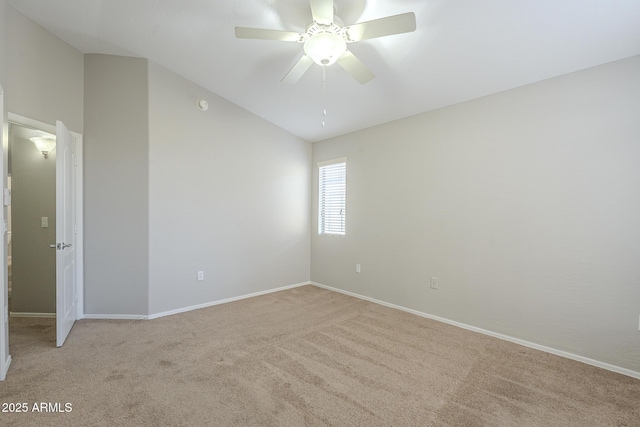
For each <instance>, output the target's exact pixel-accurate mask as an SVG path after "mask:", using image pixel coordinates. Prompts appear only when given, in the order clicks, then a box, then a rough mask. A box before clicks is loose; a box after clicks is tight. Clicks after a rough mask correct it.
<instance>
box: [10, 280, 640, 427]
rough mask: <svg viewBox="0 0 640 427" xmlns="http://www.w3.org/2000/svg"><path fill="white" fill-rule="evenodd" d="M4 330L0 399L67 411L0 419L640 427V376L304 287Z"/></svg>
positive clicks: (23, 322)
mask: <svg viewBox="0 0 640 427" xmlns="http://www.w3.org/2000/svg"><path fill="white" fill-rule="evenodd" d="M47 322H49V323H48V324H47ZM11 329H12V332H11V338H12V341H11V353H12V356H13V357H14V361H13V364H12V366H11V370H10V372H9V375H8V378H7V380H6V381H5V382H4V383H0V403H20V402H25V403H27V404H28V405H29V411H31V410H32V406H33V404H34V403H37V402H46V403H53V404H55V403H58V405H59V407H60V408H64V405H65V403H70V404H71V408H72V411H71V412H66V413H65V412H59V413H58V412H57V413H37V412H36V413H34V412H28V413H18V414H8V413H0V424H1V425H16V426H27V425H40V426H44V425H51V426H54V425H55V426H64V425H72V426H99V425H104V426H117V425H122V426H125V425H126V426H130V425H149V426H165V425H185V426H187V425H188V426H205V425H214V426H303V425H332V426H378V425H380V426H404V425H406V426H503V425H504V426H640V380H636V379H632V378H629V377H626V376H623V375H619V374H615V373H612V372H609V371H605V370H602V369H599V368H595V367H591V366H588V365H584V364H581V363H578V362H574V361H571V360H567V359H564V358H560V357H557V356H553V355H549V354H546V353H542V352H539V351H536V350H532V349H529V348H525V347H521V346H518V345H515V344H511V343H507V342H503V341H500V340H498V339H494V338H491V337H487V336H484V335H480V334H477V333H473V332H469V331H466V330H462V329H459V328H456V327H452V326H448V325H445V324H441V323H438V322H435V321H432V320H428V319H424V318H421V317H417V316H414V315H411V314H408V313H404V312H401V311H397V310H393V309H390V308H386V307H382V306H379V305H376V304H372V303H368V302H366V301H361V300H358V299H355V298H351V297H348V296H345V295H342V294H338V293H335V292H331V291H327V290H324V289H320V288H317V287H313V286H304V287H301V288H296V289H292V290H288V291H283V292H278V293H273V294H269V295H265V296H260V297H256V298H251V299H246V300H242V301H238V302H233V303H229V304H224V305H219V306H215V307H211V308H207V309H202V310H196V311H192V312H189V313H184V314H179V315H175V316H170V317H165V318H161V319H156V320H151V321H102V320H101V321H96V320H83V321H79V322H77V323H76V325H75V326H74V328H73V330H72V331H71V335H70V336H69V338H68V340H67V343H66V344H65V346H64V347H63V348H61V349H56V348H54V343H55V339H54V338H55V337H54V326H53V322H52V321H48V320H44V321H43V320H33V319H11ZM54 408H55V405H54Z"/></svg>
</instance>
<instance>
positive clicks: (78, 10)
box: [8, 0, 640, 141]
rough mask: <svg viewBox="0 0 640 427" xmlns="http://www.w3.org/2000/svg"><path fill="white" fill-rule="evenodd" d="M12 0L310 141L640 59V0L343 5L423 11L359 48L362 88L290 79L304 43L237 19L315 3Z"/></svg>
mask: <svg viewBox="0 0 640 427" xmlns="http://www.w3.org/2000/svg"><path fill="white" fill-rule="evenodd" d="M8 3H9V4H10V5H11V6H12V7H14V8H15V9H17V10H18V11H20V12H21V13H23V14H24V15H26V16H28V17H29V18H30V19H32V20H33V21H35V22H37V23H38V24H40V25H42V26H43V27H45V28H46V29H47V30H49V31H51V32H52V33H53V34H55V35H57V36H58V37H60V38H61V39H63V40H64V41H66V42H67V43H69V44H70V45H72V46H74V47H75V48H77V49H78V50H80V51H81V52H83V53H104V54H114V55H127V56H136V57H143V58H148V59H150V60H152V61H154V62H156V63H159V64H161V65H163V66H164V67H166V68H168V69H170V70H172V71H174V72H176V73H178V74H180V75H182V76H184V77H185V78H187V79H189V80H192V81H194V82H195V83H198V84H199V85H201V86H203V87H205V88H206V89H209V90H210V91H212V92H214V93H217V94H219V95H220V96H222V97H224V98H226V99H228V100H230V101H232V102H234V103H235V104H238V105H240V106H242V107H244V108H245V109H247V110H249V111H251V112H252V113H254V114H256V115H258V116H260V117H263V118H264V119H266V120H268V121H270V122H272V123H274V124H276V125H277V126H280V127H282V128H284V129H286V130H288V131H290V132H291V133H293V134H296V135H299V136H300V137H302V138H304V139H306V140H308V141H318V140H322V139H325V138H328V137H331V136H335V135H340V134H344V133H348V132H351V131H355V130H358V129H362V128H366V127H369V126H373V125H376V124H380V123H384V122H388V121H392V120H395V119H399V118H403V117H407V116H411V115H415V114H419V113H422V112H425V111H429V110H433V109H437V108H441V107H444V106H447V105H452V104H455V103H459V102H462V101H466V100H469V99H473V98H478V97H481V96H484V95H488V94H491V93H496V92H499V91H503V90H507V89H510V88H514V87H518V86H522V85H526V84H529V83H532V82H536V81H539V80H543V79H546V78H550V77H554V76H558V75H562V74H566V73H570V72H573V71H577V70H580V69H584V68H588V67H592V66H595V65H599V64H603V63H607V62H611V61H615V60H618V59H623V58H627V57H630V56H634V55H638V54H640V1H638V0H509V1H505V0H482V1H478V0H335V3H334V4H335V10H336V15H337V16H339V17H340V18H341V19H342V21H343V22H344V23H345V24H354V23H358V22H363V21H369V20H373V19H377V18H382V17H386V16H389V15H396V14H401V13H405V12H414V13H415V15H416V23H417V29H416V31H414V32H410V33H406V34H400V35H393V36H388V37H382V38H376V39H371V40H365V41H362V42H359V43H355V44H350V45H349V49H350V50H351V51H352V52H353V53H354V54H355V55H357V57H358V58H359V59H360V60H361V61H362V62H363V63H364V64H366V66H367V67H368V68H369V69H370V70H371V71H372V72H373V73H374V74H375V75H376V77H375V78H374V79H373V80H371V81H370V82H368V83H366V84H363V85H361V84H360V83H358V82H357V81H356V80H354V79H353V78H352V77H351V76H350V75H349V74H348V73H347V72H345V71H344V70H343V69H342V68H340V67H339V66H338V65H332V66H330V67H328V68H327V70H326V82H325V84H324V85H323V82H322V80H323V75H322V74H323V73H322V67H320V66H317V65H313V66H312V67H311V68H310V70H309V71H308V72H307V73H306V74H305V75H303V76H302V78H301V79H300V80H299V81H298V83H296V84H294V85H290V84H283V83H280V81H281V80H282V78H283V77H284V76H285V74H286V73H287V72H288V71H289V69H290V68H291V67H292V66H293V65H294V64H295V63H296V61H298V59H299V58H300V56H301V55H302V53H303V48H302V45H301V44H298V43H295V42H293V43H292V42H280V41H265V40H251V39H237V38H236V37H235V35H234V28H235V27H236V26H244V27H256V28H269V29H282V30H288V31H295V32H304V31H305V29H306V26H307V25H308V24H309V23H310V21H311V9H310V5H309V1H308V0H233V1H228V0H188V1H175V0H135V1H132V0H108V1H106V0H56V1H51V0H8ZM639 78H640V76H639ZM194 102H195V100H194ZM324 109H326V110H327V115H326V118H324V117H323V110H324ZM323 120H325V126H324V127H323V126H322V121H323Z"/></svg>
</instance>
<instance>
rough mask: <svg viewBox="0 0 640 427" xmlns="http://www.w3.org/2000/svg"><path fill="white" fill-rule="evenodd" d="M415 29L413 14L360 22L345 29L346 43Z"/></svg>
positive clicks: (414, 16)
mask: <svg viewBox="0 0 640 427" xmlns="http://www.w3.org/2000/svg"><path fill="white" fill-rule="evenodd" d="M415 29H416V15H415V14H414V13H413V12H409V13H403V14H401V15H394V16H387V17H386V18H380V19H374V20H373V21H367V22H361V23H359V24H354V25H350V26H348V27H347V34H348V40H347V41H348V42H359V41H360V40H367V39H374V38H376V37H384V36H391V35H393V34H401V33H410V32H411V31H415Z"/></svg>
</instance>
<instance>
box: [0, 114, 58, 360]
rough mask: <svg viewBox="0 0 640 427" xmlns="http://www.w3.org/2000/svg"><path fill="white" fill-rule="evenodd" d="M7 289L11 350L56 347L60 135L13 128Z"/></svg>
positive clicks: (10, 147) (9, 170) (39, 130)
mask: <svg viewBox="0 0 640 427" xmlns="http://www.w3.org/2000/svg"><path fill="white" fill-rule="evenodd" d="M8 148H9V150H8V151H9V152H8V170H7V173H8V179H7V184H8V188H9V189H10V191H11V194H12V196H11V204H9V205H8V206H7V226H8V231H7V273H8V274H7V286H8V303H9V337H10V344H11V346H13V345H15V344H17V343H22V345H27V346H32V347H34V348H35V347H41V346H42V345H55V339H56V330H55V318H56V251H55V243H56V149H55V135H54V134H52V133H49V132H46V131H43V130H41V129H36V128H33V127H29V126H25V125H21V124H17V123H9V147H8Z"/></svg>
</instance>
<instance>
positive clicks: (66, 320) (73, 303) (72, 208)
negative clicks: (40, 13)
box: [0, 91, 84, 380]
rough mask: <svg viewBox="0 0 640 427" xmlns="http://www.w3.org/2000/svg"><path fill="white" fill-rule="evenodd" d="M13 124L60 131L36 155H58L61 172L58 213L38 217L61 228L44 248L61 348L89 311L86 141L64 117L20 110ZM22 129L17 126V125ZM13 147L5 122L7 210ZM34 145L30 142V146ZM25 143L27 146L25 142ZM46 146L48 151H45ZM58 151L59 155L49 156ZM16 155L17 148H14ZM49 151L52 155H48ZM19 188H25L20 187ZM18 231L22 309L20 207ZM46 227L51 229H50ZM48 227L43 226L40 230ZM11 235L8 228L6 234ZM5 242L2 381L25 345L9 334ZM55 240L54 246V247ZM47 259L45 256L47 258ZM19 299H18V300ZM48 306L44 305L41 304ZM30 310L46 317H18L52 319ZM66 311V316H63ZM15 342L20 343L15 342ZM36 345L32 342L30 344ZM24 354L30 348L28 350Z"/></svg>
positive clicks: (42, 223)
mask: <svg viewBox="0 0 640 427" xmlns="http://www.w3.org/2000/svg"><path fill="white" fill-rule="evenodd" d="M1 101H2V92H1V91H0V112H1V110H2V106H3V103H2V102H1ZM8 118H9V123H11V126H20V127H23V128H27V129H30V130H33V131H39V133H40V135H41V136H45V137H46V136H48V135H47V134H51V135H53V134H55V135H56V138H57V140H56V149H55V150H54V149H52V148H49V149H48V151H47V150H46V149H43V148H41V147H37V150H36V153H35V154H36V155H37V156H42V158H43V159H46V160H50V159H51V160H53V159H55V162H56V166H55V171H56V173H55V177H54V179H53V180H52V181H53V183H54V185H55V191H54V194H55V207H56V208H55V213H54V214H53V215H50V216H48V215H40V216H39V217H36V218H37V219H38V225H39V226H40V227H39V228H40V229H48V228H53V229H54V230H55V238H54V239H53V241H52V242H48V243H47V244H46V245H45V248H44V249H49V250H51V251H52V252H53V253H54V254H55V255H54V257H55V260H56V262H55V276H56V277H55V282H56V286H55V309H54V310H53V312H52V313H54V318H51V320H52V321H53V322H54V326H53V330H54V334H53V337H55V341H54V342H55V345H56V346H58V347H60V346H61V345H62V344H63V342H64V340H65V338H66V337H67V335H68V333H69V331H70V330H71V327H72V326H73V322H75V320H76V319H81V318H83V317H84V316H83V313H84V301H83V300H84V297H83V294H84V292H83V288H84V286H83V271H84V268H83V246H84V245H83V223H84V216H83V209H82V206H83V197H82V194H83V182H82V176H83V164H82V158H83V144H82V142H83V141H82V135H81V134H78V133H75V132H70V131H69V130H67V128H66V127H65V126H64V124H63V123H62V122H60V121H57V122H56V125H55V126H52V125H50V124H46V123H43V122H39V121H36V120H32V119H29V118H26V117H23V116H19V115H16V114H12V113H8ZM13 129H14V131H16V129H17V128H16V127H14V128H13ZM28 139H29V141H30V143H31V144H32V145H33V146H34V147H35V146H36V145H35V142H34V141H32V140H31V137H29V138H28ZM8 146H9V135H8V126H7V127H5V133H4V138H3V147H4V149H3V156H2V157H3V161H2V162H0V166H1V168H0V171H1V174H0V176H2V177H3V179H4V185H3V187H4V190H3V191H2V196H3V197H2V200H3V202H4V205H5V209H7V208H8V207H9V206H10V205H11V194H10V191H9V189H8V173H7V172H8V169H9V167H8V157H9V156H8V148H9V147H8ZM27 146H29V145H27ZM23 148H24V146H23ZM43 151H47V152H46V153H43ZM54 151H55V157H49V156H51V155H52V154H54V153H53V152H54ZM12 154H14V153H12ZM45 155H46V156H45ZM14 160H15V159H13V158H12V174H11V175H12V180H11V181H12V182H11V184H12V187H13V190H14V192H15V191H16V190H18V188H17V187H16V179H15V178H16V172H17V170H13V169H14V167H15V165H14V164H13V161H14ZM18 191H19V190H18ZM5 209H3V210H0V220H2V221H0V225H1V223H3V222H4V224H5V231H7V226H8V224H7V222H6V219H7V218H6V216H7V215H6V213H5V212H6V210H5ZM12 213H13V215H12V218H11V219H12V235H11V246H12V253H11V263H12V279H13V283H12V288H13V289H12V294H13V295H12V297H14V298H12V299H14V301H12V312H15V313H20V312H17V310H18V309H19V307H18V306H17V303H16V301H17V300H16V299H15V296H16V294H15V292H16V290H15V289H16V288H15V286H16V280H15V279H16V277H15V268H16V261H17V258H16V256H17V254H18V251H16V247H15V245H16V231H17V230H16V212H15V209H14V211H13V212H12ZM45 231H46V230H45ZM40 232H42V230H40ZM7 236H8V235H7V234H6V233H5V239H6V237H7ZM4 243H5V244H4V245H2V246H3V247H2V248H0V255H1V259H0V262H1V264H2V266H3V267H4V268H5V270H4V271H5V275H4V280H3V282H2V289H1V291H2V292H1V293H0V297H1V298H0V302H1V303H2V305H3V306H4V307H5V309H4V316H2V322H0V323H2V328H0V353H2V355H4V356H5V357H2V358H0V380H3V379H4V378H5V376H6V374H7V371H8V370H9V366H10V365H11V360H12V357H11V355H10V353H9V348H10V345H11V344H14V343H15V344H23V345H22V346H19V347H23V348H25V346H24V344H25V343H24V342H20V340H10V339H9V337H10V333H9V328H8V326H9V310H8V304H7V302H8V298H7V296H8V283H7V280H6V279H7V276H8V274H7V273H8V272H7V269H6V267H7V263H8V261H9V258H8V256H7V254H6V251H7V249H8V244H7V243H8V242H7V240H5V242H4ZM52 245H53V247H51V246H52ZM40 260H41V261H42V260H44V258H40ZM43 262H44V261H43ZM14 303H15V304H14ZM40 310H42V309H40ZM27 313H30V314H32V315H33V314H40V315H41V316H42V317H28V318H27V317H22V318H20V317H17V319H28V320H29V321H32V320H33V319H36V321H39V320H41V319H47V318H48V314H50V313H48V311H47V310H44V311H41V312H27ZM60 313H62V315H60ZM22 326H26V328H28V329H32V330H33V329H36V330H37V329H40V330H42V327H41V326H34V325H33V324H29V323H28V322H27V324H26V325H22ZM10 341H14V342H10ZM11 347H12V348H14V349H17V348H18V347H15V346H14V345H11ZM26 347H28V348H29V349H31V347H30V346H28V345H27V346H26ZM22 354H24V353H22Z"/></svg>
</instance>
